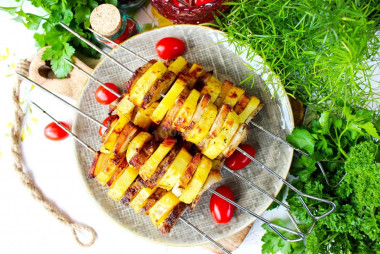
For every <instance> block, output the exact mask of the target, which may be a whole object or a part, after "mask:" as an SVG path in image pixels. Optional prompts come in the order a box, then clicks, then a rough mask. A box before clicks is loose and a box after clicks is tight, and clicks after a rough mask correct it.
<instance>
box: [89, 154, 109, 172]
mask: <svg viewBox="0 0 380 254" xmlns="http://www.w3.org/2000/svg"><path fill="white" fill-rule="evenodd" d="M109 156H110V154H109V153H101V152H99V151H97V152H96V154H95V157H94V159H93V161H92V164H91V168H90V170H89V171H88V173H87V177H88V178H90V179H92V178H94V177H96V176H97V175H98V174H99V172H100V171H101V170H104V169H105V168H106V167H107V161H108V158H109Z"/></svg>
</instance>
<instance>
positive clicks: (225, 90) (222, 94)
mask: <svg viewBox="0 0 380 254" xmlns="http://www.w3.org/2000/svg"><path fill="white" fill-rule="evenodd" d="M233 86H234V84H232V83H231V82H230V81H228V80H226V81H224V83H223V85H222V90H221V91H220V94H219V95H218V98H216V100H215V106H217V107H218V108H219V107H220V106H222V105H223V104H227V103H223V101H224V99H225V98H226V97H227V95H228V93H229V91H230V90H231V88H232V87H233Z"/></svg>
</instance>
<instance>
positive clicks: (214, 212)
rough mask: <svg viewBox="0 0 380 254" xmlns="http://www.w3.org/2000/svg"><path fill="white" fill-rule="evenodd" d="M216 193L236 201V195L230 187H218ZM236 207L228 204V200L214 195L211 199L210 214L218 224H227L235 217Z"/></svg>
mask: <svg viewBox="0 0 380 254" xmlns="http://www.w3.org/2000/svg"><path fill="white" fill-rule="evenodd" d="M215 191H216V192H219V193H220V194H222V195H223V196H225V197H226V198H229V199H231V200H232V201H235V197H234V193H233V192H232V190H231V189H230V187H228V186H226V185H223V186H220V187H218V188H217V189H216V190H215ZM234 211H235V207H234V206H233V205H231V204H230V203H228V202H227V201H226V200H224V199H222V198H220V197H218V196H217V195H215V194H212V196H211V199H210V212H211V216H212V218H213V219H214V221H215V222H216V223H227V222H229V221H230V220H231V219H232V216H233V215H234Z"/></svg>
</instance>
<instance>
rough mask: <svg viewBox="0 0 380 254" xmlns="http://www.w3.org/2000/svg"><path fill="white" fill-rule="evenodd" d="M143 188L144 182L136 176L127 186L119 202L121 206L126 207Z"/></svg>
mask: <svg viewBox="0 0 380 254" xmlns="http://www.w3.org/2000/svg"><path fill="white" fill-rule="evenodd" d="M143 188H144V181H143V180H142V179H141V177H140V176H137V178H136V180H135V181H134V182H133V183H132V184H131V186H129V188H128V189H127V190H126V191H125V194H124V196H123V198H122V199H121V200H120V202H121V203H122V204H123V205H126V206H127V205H128V204H129V203H130V202H131V201H132V200H134V199H135V197H136V196H137V195H138V194H139V193H140V191H141V190H142V189H143Z"/></svg>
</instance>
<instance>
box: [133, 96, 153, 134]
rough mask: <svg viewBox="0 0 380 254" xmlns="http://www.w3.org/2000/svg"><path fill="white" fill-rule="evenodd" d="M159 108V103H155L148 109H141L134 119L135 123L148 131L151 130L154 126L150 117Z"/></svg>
mask: <svg viewBox="0 0 380 254" xmlns="http://www.w3.org/2000/svg"><path fill="white" fill-rule="evenodd" d="M157 106H158V102H155V103H152V104H151V105H150V106H149V107H148V108H147V109H143V108H139V109H138V110H137V112H136V115H135V117H134V119H133V123H134V124H136V125H137V126H139V127H140V128H142V129H144V130H146V131H147V130H149V127H150V125H151V124H152V120H151V119H150V117H151V116H152V113H153V111H154V110H155V109H156V108H157Z"/></svg>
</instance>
